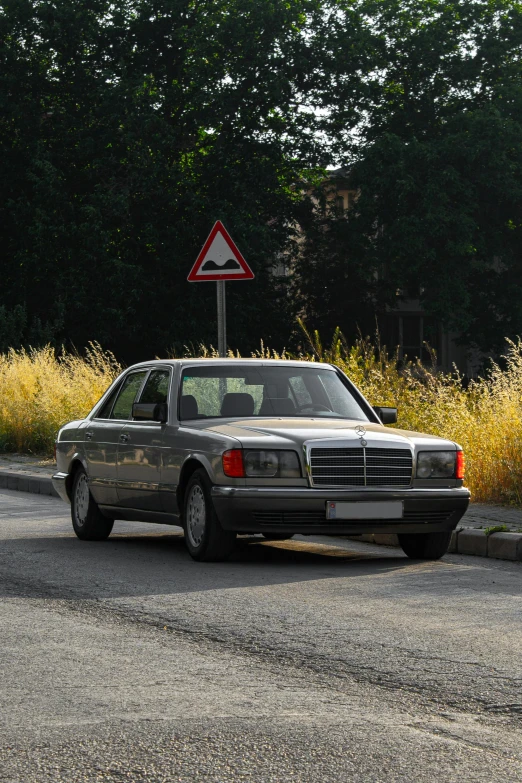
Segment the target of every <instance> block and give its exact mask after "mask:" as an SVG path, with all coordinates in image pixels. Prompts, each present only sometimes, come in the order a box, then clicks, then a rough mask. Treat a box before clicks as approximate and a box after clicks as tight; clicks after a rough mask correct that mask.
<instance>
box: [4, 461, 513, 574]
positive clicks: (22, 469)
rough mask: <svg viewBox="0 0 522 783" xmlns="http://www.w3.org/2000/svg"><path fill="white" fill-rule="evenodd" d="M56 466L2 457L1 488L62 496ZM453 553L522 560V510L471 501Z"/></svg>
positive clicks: (376, 538)
mask: <svg viewBox="0 0 522 783" xmlns="http://www.w3.org/2000/svg"><path fill="white" fill-rule="evenodd" d="M55 470H56V465H55V463H54V461H53V460H51V459H44V458H42V457H36V456H35V457H32V456H27V455H25V454H9V455H3V456H0V487H2V488H5V489H14V490H18V491H19V492H33V493H36V494H39V495H51V496H52V497H58V495H57V493H56V492H55V490H54V488H53V485H52V483H51V476H52V474H53V473H54V471H55ZM492 527H502V528H503V530H502V531H498V532H495V533H491V534H490V535H486V532H485V531H486V529H487V528H492ZM354 538H355V539H356V540H359V541H361V540H363V541H367V542H368V543H372V544H382V545H384V546H399V542H398V539H397V536H395V535H373V534H371V533H370V534H368V535H364V536H356V537H354ZM450 551H451V552H456V553H459V554H465V555H478V556H481V557H495V558H499V559H501V560H522V509H519V508H510V507H504V506H493V505H488V504H486V503H471V504H470V506H469V508H468V510H467V511H466V513H465V515H464V516H463V517H462V519H461V521H460V522H459V525H458V528H457V530H456V531H455V532H454V533H453V537H452V542H451V547H450Z"/></svg>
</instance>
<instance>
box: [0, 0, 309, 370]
mask: <svg viewBox="0 0 522 783" xmlns="http://www.w3.org/2000/svg"><path fill="white" fill-rule="evenodd" d="M319 7H320V3H319V2H318V0H266V2H263V3H259V2H254V0H129V1H128V2H126V3H124V4H116V5H115V4H113V3H110V2H107V1H106V0H55V1H54V2H46V1H45V0H43V1H42V2H36V1H35V0H10V1H9V2H6V3H4V4H3V12H2V15H1V16H0V27H1V30H0V32H1V36H0V38H1V40H2V42H3V43H2V45H1V49H0V57H1V62H2V69H1V74H0V82H1V84H0V91H1V93H2V95H3V96H4V98H3V101H2V105H1V106H0V149H1V153H2V154H1V162H0V165H1V167H2V171H1V176H0V180H1V185H0V187H1V188H2V193H1V204H2V215H1V218H2V220H1V224H2V229H1V231H2V247H3V251H4V252H3V262H2V269H3V283H4V284H3V286H2V290H1V294H0V296H1V300H0V301H1V302H2V303H3V305H4V306H5V307H6V308H8V309H9V308H13V307H16V306H19V307H21V308H22V309H23V312H24V313H25V317H26V324H27V327H26V329H25V332H24V337H23V339H25V341H27V340H28V339H29V336H30V331H31V329H32V330H33V333H34V331H35V328H36V327H35V324H36V325H38V324H40V327H41V328H40V333H44V332H45V333H46V334H47V333H48V332H49V330H50V331H51V332H52V333H53V335H54V338H55V339H56V340H63V339H66V340H70V341H72V342H74V343H76V344H77V345H78V346H82V345H84V344H86V342H87V341H88V340H92V339H97V340H99V341H100V342H101V343H102V344H103V345H104V346H107V347H110V348H112V349H113V350H115V351H117V352H118V354H119V355H121V356H123V357H125V358H127V359H128V360H130V359H135V358H138V357H141V356H146V355H147V356H150V355H151V354H153V353H154V352H161V351H165V349H166V348H167V347H169V346H173V345H174V346H177V347H178V348H181V347H182V346H183V344H184V343H186V342H189V341H191V342H193V343H197V342H198V341H200V340H204V341H206V342H210V341H211V340H215V323H214V312H215V292H214V286H212V285H208V284H207V285H204V284H201V285H189V284H188V283H187V282H186V275H187V273H188V271H189V269H190V267H191V265H192V263H193V261H194V260H195V257H196V255H197V252H198V251H199V249H200V247H201V245H202V243H203V241H204V239H205V237H206V235H207V234H208V232H209V230H210V228H211V226H212V224H213V222H214V220H216V219H218V218H220V219H221V220H223V222H224V223H225V225H226V226H227V227H228V228H229V230H230V231H231V233H232V235H233V236H234V239H235V240H236V242H237V243H238V245H239V247H240V248H241V250H242V252H243V253H244V255H245V257H246V258H247V260H248V261H249V263H250V264H251V266H252V267H253V269H254V271H255V273H256V279H255V281H254V282H253V283H249V284H244V285H241V284H239V283H238V284H235V285H234V284H232V285H230V286H228V311H229V337H230V343H231V344H232V345H234V346H238V347H240V348H241V349H243V350H246V349H247V348H249V347H254V346H255V345H258V343H259V339H260V337H264V338H265V339H267V340H270V341H271V342H279V339H280V335H281V334H282V333H287V332H288V330H289V317H290V313H289V307H288V298H287V296H286V295H285V290H284V286H282V285H281V282H280V281H278V280H277V279H276V278H274V276H273V274H272V271H271V270H272V266H273V264H274V262H276V261H277V259H278V257H280V255H281V253H282V252H284V251H285V249H286V246H287V243H288V242H289V240H291V231H290V230H289V226H290V225H292V223H293V222H294V212H295V209H296V205H297V204H298V202H299V194H298V193H297V192H296V191H295V189H293V188H292V185H293V183H295V181H296V180H297V179H298V178H299V177H300V172H301V171H302V170H303V169H304V168H308V167H310V166H313V165H314V163H315V160H316V158H317V154H318V152H317V150H318V147H319V143H318V140H317V138H316V135H315V122H316V120H315V115H314V113H313V112H311V111H309V112H301V111H300V110H299V99H298V95H299V94H300V93H303V92H305V91H306V85H307V80H309V78H310V74H313V73H314V72H315V71H316V70H317V68H316V66H315V65H314V61H315V58H316V53H315V52H314V50H313V48H312V47H311V46H310V42H309V40H308V38H307V33H306V31H307V29H308V26H309V25H310V23H311V20H313V19H315V23H316V24H319V23H323V22H322V21H321V16H320V14H319V15H317V9H318V8H319ZM314 14H315V16H314Z"/></svg>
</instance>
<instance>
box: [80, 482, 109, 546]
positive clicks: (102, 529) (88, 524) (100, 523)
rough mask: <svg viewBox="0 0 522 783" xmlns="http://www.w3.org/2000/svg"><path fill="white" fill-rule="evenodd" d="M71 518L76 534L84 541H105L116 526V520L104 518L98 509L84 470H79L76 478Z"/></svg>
mask: <svg viewBox="0 0 522 783" xmlns="http://www.w3.org/2000/svg"><path fill="white" fill-rule="evenodd" d="M71 517H72V524H73V528H74V532H75V533H76V535H77V536H78V538H81V539H82V541H105V539H106V538H108V537H109V536H110V534H111V530H112V528H113V525H114V519H107V517H104V516H103V514H102V512H101V511H100V509H99V508H98V505H97V504H96V501H95V500H94V498H93V496H92V495H91V491H90V489H89V480H88V478H87V474H86V472H85V471H84V469H83V468H79V469H78V470H77V471H76V475H75V476H74V483H73V491H72V499H71Z"/></svg>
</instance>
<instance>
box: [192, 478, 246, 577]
mask: <svg viewBox="0 0 522 783" xmlns="http://www.w3.org/2000/svg"><path fill="white" fill-rule="evenodd" d="M183 521H184V527H185V543H186V545H187V549H188V551H189V553H190V555H191V556H192V557H193V558H194V560H202V561H207V562H210V561H214V562H215V561H218V560H226V559H227V557H228V556H229V555H230V554H231V553H232V551H233V549H234V546H235V543H236V534H235V533H234V531H232V530H224V529H223V528H222V527H221V523H220V521H219V519H218V517H217V514H216V512H215V510H214V505H213V503H212V498H211V496H210V481H209V479H208V476H207V474H206V472H205V471H204V470H196V471H195V472H194V473H193V474H192V476H191V477H190V479H189V483H188V486H187V490H186V492H185V508H184V515H183Z"/></svg>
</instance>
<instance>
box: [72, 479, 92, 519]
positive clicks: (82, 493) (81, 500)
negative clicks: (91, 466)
mask: <svg viewBox="0 0 522 783" xmlns="http://www.w3.org/2000/svg"><path fill="white" fill-rule="evenodd" d="M88 511H89V484H88V482H87V476H86V475H85V473H82V475H81V476H80V478H79V479H78V481H77V483H76V492H75V497H74V516H75V518H76V524H77V525H78V527H82V526H83V525H84V524H85V522H86V520H87V513H88Z"/></svg>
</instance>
